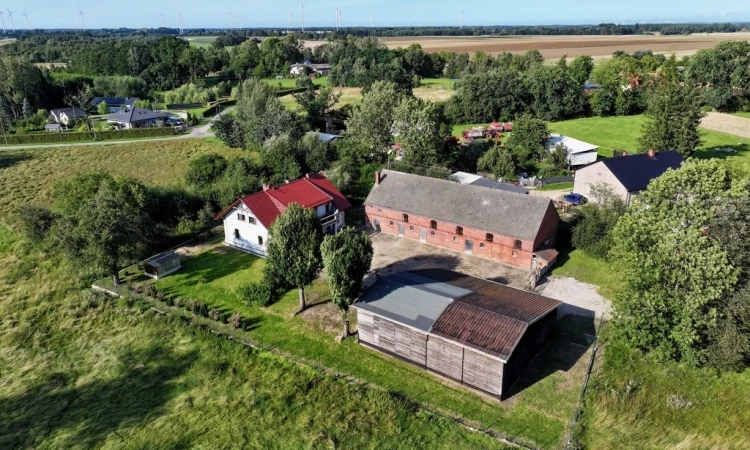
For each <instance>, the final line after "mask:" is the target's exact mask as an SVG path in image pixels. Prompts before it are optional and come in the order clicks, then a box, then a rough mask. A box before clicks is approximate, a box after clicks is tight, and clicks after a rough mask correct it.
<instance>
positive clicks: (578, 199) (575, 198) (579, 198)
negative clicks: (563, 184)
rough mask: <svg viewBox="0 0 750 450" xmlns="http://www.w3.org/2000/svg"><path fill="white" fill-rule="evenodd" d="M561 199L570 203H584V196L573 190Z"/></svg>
mask: <svg viewBox="0 0 750 450" xmlns="http://www.w3.org/2000/svg"><path fill="white" fill-rule="evenodd" d="M563 200H565V201H566V202H568V203H570V204H572V205H583V204H584V203H586V197H584V196H583V195H581V194H576V193H575V192H573V193H570V194H568V195H566V196H564V197H563Z"/></svg>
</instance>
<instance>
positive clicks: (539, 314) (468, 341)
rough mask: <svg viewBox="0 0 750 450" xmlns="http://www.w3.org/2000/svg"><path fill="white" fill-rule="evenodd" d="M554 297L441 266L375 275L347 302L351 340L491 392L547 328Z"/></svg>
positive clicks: (496, 392) (517, 370)
mask: <svg viewBox="0 0 750 450" xmlns="http://www.w3.org/2000/svg"><path fill="white" fill-rule="evenodd" d="M559 305H560V302H559V301H557V300H553V299H551V298H547V297H543V296H541V295H538V294H534V293H532V292H527V291H523V290H520V289H515V288H512V287H510V286H506V285H503V284H500V283H496V282H493V281H487V280H483V279H480V278H474V277H471V276H468V275H464V274H461V273H458V272H453V271H449V270H444V269H420V270H412V271H409V272H401V273H396V274H392V275H387V276H385V277H382V278H380V279H379V280H378V281H377V282H376V283H375V284H374V285H373V286H372V287H371V288H370V289H369V290H368V291H367V292H366V293H365V294H364V295H363V296H362V297H361V299H360V300H359V301H358V302H357V303H355V304H354V305H352V308H354V309H356V310H357V323H358V329H359V332H358V335H359V342H360V344H363V345H365V346H367V347H371V348H373V349H376V350H379V351H382V352H383V353H386V354H389V355H391V356H395V357H397V358H399V359H402V360H404V361H407V362H410V363H412V364H415V365H417V366H419V367H422V368H424V369H427V370H429V371H431V372H435V373H437V374H440V375H442V376H444V377H446V378H449V379H451V380H454V381H456V382H458V383H461V384H463V385H465V386H468V387H471V388H473V389H476V390H479V391H482V392H485V393H487V394H490V395H492V396H495V397H499V398H503V397H505V396H507V393H508V391H509V390H510V387H511V386H512V385H513V383H514V382H515V381H516V380H517V379H518V377H519V376H520V375H521V373H522V372H523V370H524V369H525V368H526V365H527V364H528V363H529V361H530V360H531V358H533V357H534V355H535V354H536V353H537V352H538V351H539V348H540V347H541V346H542V344H543V343H544V341H545V340H546V339H547V337H548V336H549V334H550V333H551V332H552V329H553V327H554V326H555V322H556V319H557V308H558V306H559Z"/></svg>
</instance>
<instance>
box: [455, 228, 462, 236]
mask: <svg viewBox="0 0 750 450" xmlns="http://www.w3.org/2000/svg"><path fill="white" fill-rule="evenodd" d="M456 234H457V235H459V236H463V235H464V227H456Z"/></svg>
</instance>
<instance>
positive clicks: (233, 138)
mask: <svg viewBox="0 0 750 450" xmlns="http://www.w3.org/2000/svg"><path fill="white" fill-rule="evenodd" d="M211 130H212V131H213V132H214V134H215V135H216V137H217V138H219V139H221V141H222V142H224V143H225V144H227V146H229V147H231V148H245V135H244V133H243V132H242V127H240V124H239V123H238V122H237V119H236V118H235V117H234V115H233V114H223V115H221V116H220V117H219V118H218V119H216V120H214V121H213V122H212V123H211Z"/></svg>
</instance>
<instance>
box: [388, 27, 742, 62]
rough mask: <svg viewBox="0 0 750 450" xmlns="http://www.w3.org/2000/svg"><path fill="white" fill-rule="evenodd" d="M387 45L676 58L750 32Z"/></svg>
mask: <svg viewBox="0 0 750 450" xmlns="http://www.w3.org/2000/svg"><path fill="white" fill-rule="evenodd" d="M381 40H382V41H383V43H384V44H385V45H387V46H388V47H389V48H398V47H401V48H406V47H408V46H409V45H411V44H415V43H416V44H420V45H421V46H422V48H423V49H424V50H425V51H426V52H439V51H442V50H445V51H453V52H468V53H474V52H475V51H483V52H486V53H489V54H492V55H498V54H500V53H502V52H511V53H525V52H526V51H528V50H531V49H537V50H539V51H540V52H541V53H542V56H544V57H545V59H558V58H560V57H562V56H568V57H576V56H580V55H589V56H592V57H599V58H604V57H609V56H611V55H612V52H614V51H616V50H624V51H626V52H628V53H632V52H634V51H636V50H651V51H653V52H654V53H664V54H672V53H675V54H676V55H677V56H678V57H681V56H686V55H692V54H693V53H695V52H696V51H698V50H700V49H704V48H712V47H714V46H715V45H716V44H717V43H719V42H721V41H733V40H742V41H748V40H750V33H712V34H693V35H688V36H655V35H648V36H640V35H638V36H507V37H493V36H482V37H442V36H428V37H393V38H382V39H381Z"/></svg>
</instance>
